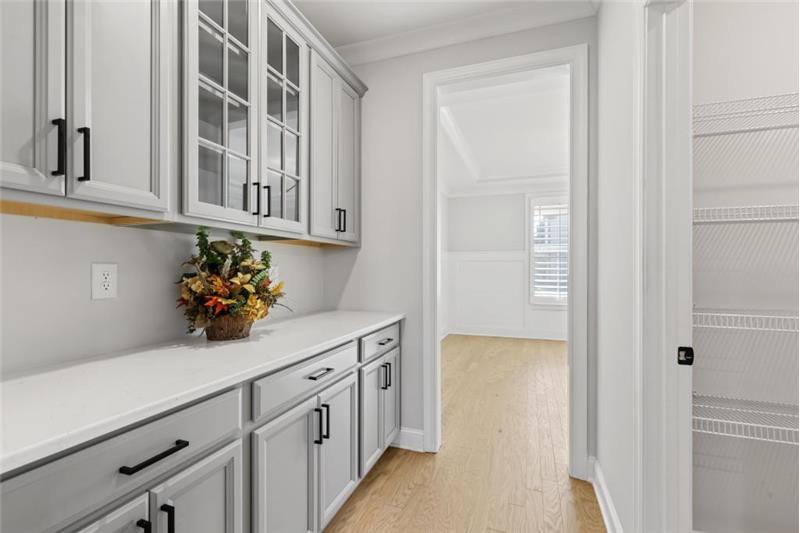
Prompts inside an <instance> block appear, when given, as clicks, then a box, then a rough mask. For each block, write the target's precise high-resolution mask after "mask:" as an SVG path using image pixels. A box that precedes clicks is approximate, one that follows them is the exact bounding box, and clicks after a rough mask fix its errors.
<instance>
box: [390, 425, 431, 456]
mask: <svg viewBox="0 0 800 533" xmlns="http://www.w3.org/2000/svg"><path fill="white" fill-rule="evenodd" d="M392 446H394V447H395V448H403V449H404V450H411V451H412V452H424V451H425V446H424V439H423V433H422V431H421V430H419V429H414V428H406V427H401V428H400V434H399V435H397V438H396V439H395V441H394V442H393V443H392Z"/></svg>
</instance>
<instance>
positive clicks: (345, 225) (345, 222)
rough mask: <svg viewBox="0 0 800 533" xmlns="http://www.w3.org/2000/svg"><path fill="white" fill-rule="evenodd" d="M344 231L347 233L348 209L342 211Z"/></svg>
mask: <svg viewBox="0 0 800 533" xmlns="http://www.w3.org/2000/svg"><path fill="white" fill-rule="evenodd" d="M342 219H343V222H342V231H343V232H344V231H347V209H342Z"/></svg>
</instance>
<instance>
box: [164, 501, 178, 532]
mask: <svg viewBox="0 0 800 533" xmlns="http://www.w3.org/2000/svg"><path fill="white" fill-rule="evenodd" d="M161 510H162V511H164V512H165V513H167V533H175V507H173V506H172V505H169V504H166V503H165V504H164V505H162V506H161Z"/></svg>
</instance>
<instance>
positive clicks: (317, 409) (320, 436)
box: [314, 407, 323, 444]
mask: <svg viewBox="0 0 800 533" xmlns="http://www.w3.org/2000/svg"><path fill="white" fill-rule="evenodd" d="M314 412H315V413H317V421H318V422H319V438H318V439H314V444H322V439H323V436H322V409H320V408H319V407H315V408H314Z"/></svg>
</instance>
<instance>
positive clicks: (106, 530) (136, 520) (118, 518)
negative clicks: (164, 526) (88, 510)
mask: <svg viewBox="0 0 800 533" xmlns="http://www.w3.org/2000/svg"><path fill="white" fill-rule="evenodd" d="M151 529H152V527H151V522H150V512H149V498H148V495H147V494H142V495H141V496H139V497H138V498H136V499H135V500H133V501H130V502H128V503H126V504H125V505H122V506H120V507H118V508H117V509H114V510H113V511H111V512H110V513H108V514H107V515H105V516H104V517H103V518H101V519H100V520H97V521H96V522H93V523H92V524H90V525H89V526H87V527H85V528H83V529H81V530H80V532H79V533H148V531H151Z"/></svg>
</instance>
